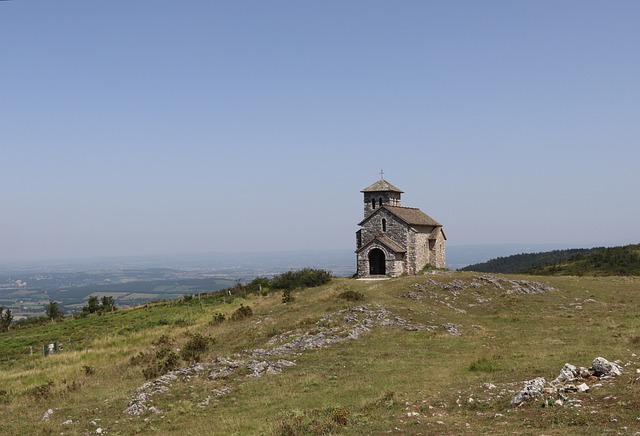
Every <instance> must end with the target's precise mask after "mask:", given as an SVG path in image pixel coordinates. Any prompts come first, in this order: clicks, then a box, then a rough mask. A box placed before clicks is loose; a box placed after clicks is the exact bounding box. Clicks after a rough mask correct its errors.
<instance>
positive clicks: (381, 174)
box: [380, 170, 384, 180]
mask: <svg viewBox="0 0 640 436" xmlns="http://www.w3.org/2000/svg"><path fill="white" fill-rule="evenodd" d="M383 176H384V170H380V180H382V179H383V178H384V177H383Z"/></svg>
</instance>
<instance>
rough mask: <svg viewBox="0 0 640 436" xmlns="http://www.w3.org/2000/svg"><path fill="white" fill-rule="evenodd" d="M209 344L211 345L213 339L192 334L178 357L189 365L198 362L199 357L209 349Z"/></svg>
mask: <svg viewBox="0 0 640 436" xmlns="http://www.w3.org/2000/svg"><path fill="white" fill-rule="evenodd" d="M211 343H213V339H211V338H208V337H205V336H202V335H201V334H199V333H196V334H193V335H191V338H190V339H189V340H188V341H187V343H185V344H184V346H183V347H182V350H181V351H180V357H182V359H183V360H185V361H187V362H189V363H193V362H198V361H199V360H200V356H201V355H202V354H203V353H204V352H206V351H207V350H208V349H209V345H210V344H211Z"/></svg>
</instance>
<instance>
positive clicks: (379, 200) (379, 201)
mask: <svg viewBox="0 0 640 436" xmlns="http://www.w3.org/2000/svg"><path fill="white" fill-rule="evenodd" d="M378 206H380V207H382V198H378Z"/></svg>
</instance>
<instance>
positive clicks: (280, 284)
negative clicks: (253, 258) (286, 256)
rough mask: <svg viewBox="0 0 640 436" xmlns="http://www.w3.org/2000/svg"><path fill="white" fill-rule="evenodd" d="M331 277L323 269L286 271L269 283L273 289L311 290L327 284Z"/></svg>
mask: <svg viewBox="0 0 640 436" xmlns="http://www.w3.org/2000/svg"><path fill="white" fill-rule="evenodd" d="M332 277H333V276H332V275H331V273H330V272H329V271H326V270H323V269H313V268H304V269H301V270H298V271H287V272H286V273H282V274H280V275H277V276H275V277H274V278H273V280H272V281H271V287H273V288H274V289H290V290H293V289H296V288H312V287H314V286H320V285H324V284H325V283H329V281H330V280H331V278H332Z"/></svg>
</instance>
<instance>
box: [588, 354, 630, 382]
mask: <svg viewBox="0 0 640 436" xmlns="http://www.w3.org/2000/svg"><path fill="white" fill-rule="evenodd" d="M591 367H592V368H593V371H594V372H595V375H596V376H598V377H600V376H609V377H617V376H621V375H622V368H621V367H620V365H618V364H617V363H615V362H609V361H608V360H607V359H605V358H604V357H596V358H595V359H593V363H592V364H591Z"/></svg>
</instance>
